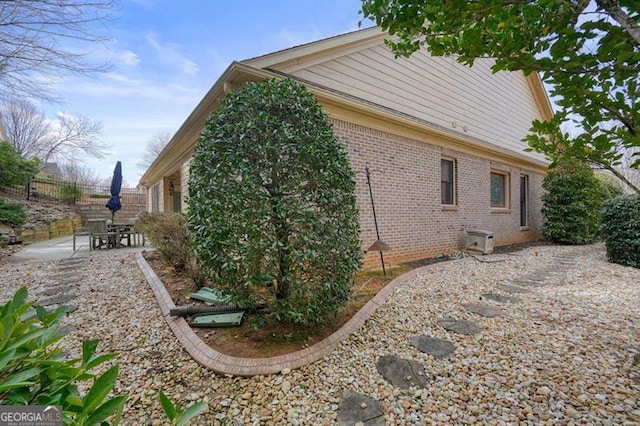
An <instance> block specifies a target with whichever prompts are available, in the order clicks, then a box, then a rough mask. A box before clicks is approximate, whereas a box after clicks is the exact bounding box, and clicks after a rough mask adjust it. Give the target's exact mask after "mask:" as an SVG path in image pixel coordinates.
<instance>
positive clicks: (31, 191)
mask: <svg viewBox="0 0 640 426" xmlns="http://www.w3.org/2000/svg"><path fill="white" fill-rule="evenodd" d="M110 190H111V188H110V187H108V186H98V185H83V184H80V183H77V182H70V181H65V180H59V179H51V178H40V177H36V178H34V179H32V180H31V181H29V183H27V184H26V185H20V186H16V185H14V186H9V187H5V188H3V189H2V192H5V193H7V194H8V195H12V196H14V197H16V198H24V199H26V200H30V201H36V202H37V201H41V202H48V201H55V202H62V203H66V204H104V203H106V202H107V200H108V199H109V197H111V193H110ZM120 200H121V202H122V203H123V204H145V201H146V198H145V190H144V189H139V188H124V187H123V188H122V189H121V190H120Z"/></svg>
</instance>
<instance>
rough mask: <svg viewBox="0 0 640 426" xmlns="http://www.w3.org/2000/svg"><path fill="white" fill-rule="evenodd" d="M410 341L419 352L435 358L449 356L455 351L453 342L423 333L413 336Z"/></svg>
mask: <svg viewBox="0 0 640 426" xmlns="http://www.w3.org/2000/svg"><path fill="white" fill-rule="evenodd" d="M411 343H412V344H413V346H415V347H416V348H417V349H418V350H419V351H420V352H424V353H426V354H429V355H432V356H433V357H434V358H435V359H443V358H451V357H452V356H453V355H454V354H455V352H456V345H454V344H453V342H450V341H448V340H445V339H439V338H437V337H431V336H427V335H424V334H420V335H418V336H414V337H413V339H411Z"/></svg>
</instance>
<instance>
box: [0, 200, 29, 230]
mask: <svg viewBox="0 0 640 426" xmlns="http://www.w3.org/2000/svg"><path fill="white" fill-rule="evenodd" d="M26 220H27V214H26V213H25V212H24V207H22V206H21V205H20V204H14V203H7V202H6V201H5V200H3V199H2V198H0V223H4V224H6V225H9V226H20V225H23V224H24V223H25V222H26Z"/></svg>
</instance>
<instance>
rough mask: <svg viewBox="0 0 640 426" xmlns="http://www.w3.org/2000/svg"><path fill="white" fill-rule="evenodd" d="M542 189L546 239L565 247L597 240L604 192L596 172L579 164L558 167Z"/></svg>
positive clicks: (555, 167) (572, 163)
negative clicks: (602, 192)
mask: <svg viewBox="0 0 640 426" xmlns="http://www.w3.org/2000/svg"><path fill="white" fill-rule="evenodd" d="M542 187H543V188H544V189H545V190H546V191H547V192H546V193H545V194H544V195H543V196H542V202H543V203H544V205H543V207H542V215H543V216H544V229H543V235H544V237H545V238H546V239H548V240H550V241H554V242H558V243H563V244H588V243H591V242H593V241H594V240H595V239H596V237H597V236H598V232H599V226H600V208H601V203H602V202H601V189H600V184H599V182H598V180H597V179H596V178H595V176H594V175H593V171H592V170H591V169H590V168H589V166H587V165H586V164H583V163H580V162H561V163H557V164H556V165H555V166H554V167H552V168H551V169H550V170H549V173H548V174H547V176H545V178H544V180H543V182H542Z"/></svg>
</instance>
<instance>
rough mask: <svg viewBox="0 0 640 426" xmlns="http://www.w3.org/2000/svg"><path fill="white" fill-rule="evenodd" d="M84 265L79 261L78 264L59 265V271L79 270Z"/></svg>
mask: <svg viewBox="0 0 640 426" xmlns="http://www.w3.org/2000/svg"><path fill="white" fill-rule="evenodd" d="M81 266H82V264H81V263H78V264H77V265H69V266H66V265H65V266H60V267H58V271H59V272H63V273H64V272H71V271H77V270H78V269H80V267H81Z"/></svg>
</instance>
